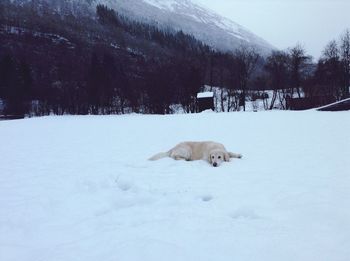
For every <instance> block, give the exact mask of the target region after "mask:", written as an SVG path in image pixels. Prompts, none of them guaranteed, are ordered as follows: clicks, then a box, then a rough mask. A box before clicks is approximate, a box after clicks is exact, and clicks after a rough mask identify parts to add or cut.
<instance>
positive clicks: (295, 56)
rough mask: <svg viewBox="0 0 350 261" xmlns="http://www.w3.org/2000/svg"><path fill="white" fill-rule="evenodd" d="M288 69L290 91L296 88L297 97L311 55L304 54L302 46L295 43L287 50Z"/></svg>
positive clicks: (299, 95) (292, 91)
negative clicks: (288, 58)
mask: <svg viewBox="0 0 350 261" xmlns="http://www.w3.org/2000/svg"><path fill="white" fill-rule="evenodd" d="M289 57H290V60H289V67H290V68H289V70H290V73H291V79H290V81H291V93H292V94H293V93H294V91H295V90H296V91H297V93H298V97H299V98H301V93H300V89H301V85H302V81H303V80H304V78H305V76H306V75H305V74H306V69H307V65H308V64H309V63H310V62H311V60H312V58H311V56H308V55H307V54H306V51H305V49H304V47H302V46H301V45H300V44H297V45H296V46H295V47H293V48H291V49H290V50H289Z"/></svg>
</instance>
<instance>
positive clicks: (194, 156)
mask: <svg viewBox="0 0 350 261" xmlns="http://www.w3.org/2000/svg"><path fill="white" fill-rule="evenodd" d="M165 157H170V158H173V159H175V160H206V161H208V162H209V163H210V164H212V165H213V166H214V167H218V166H220V164H221V163H222V162H224V161H230V158H238V159H240V158H242V155H241V154H236V153H232V152H228V151H226V149H225V147H224V145H222V144H220V143H217V142H212V141H204V142H182V143H179V144H178V145H176V146H175V147H174V148H172V149H171V150H169V151H168V152H161V153H158V154H156V155H154V156H153V157H151V158H150V159H149V160H159V159H161V158H165Z"/></svg>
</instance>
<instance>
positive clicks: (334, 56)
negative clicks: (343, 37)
mask: <svg viewBox="0 0 350 261" xmlns="http://www.w3.org/2000/svg"><path fill="white" fill-rule="evenodd" d="M322 60H323V61H322V62H323V67H324V73H323V76H326V77H324V79H323V81H324V82H325V83H326V85H327V88H328V93H330V94H331V95H333V96H335V97H336V98H337V99H340V96H341V93H340V84H341V83H340V78H341V64H340V50H339V47H338V44H337V42H336V41H335V40H332V41H330V42H329V43H328V44H327V46H326V47H325V49H324V51H323V57H322Z"/></svg>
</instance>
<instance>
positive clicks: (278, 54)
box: [265, 51, 288, 110]
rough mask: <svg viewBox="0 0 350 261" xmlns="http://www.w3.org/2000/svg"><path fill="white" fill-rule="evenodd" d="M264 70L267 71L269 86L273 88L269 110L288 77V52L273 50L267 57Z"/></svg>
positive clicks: (284, 86)
mask: <svg viewBox="0 0 350 261" xmlns="http://www.w3.org/2000/svg"><path fill="white" fill-rule="evenodd" d="M265 70H266V71H267V73H268V79H269V83H268V84H270V86H271V87H272V89H273V95H272V100H271V103H270V108H269V109H270V110H272V109H273V107H274V104H275V102H276V99H277V94H278V92H279V90H281V89H286V85H287V79H288V54H287V53H285V52H282V51H274V52H272V54H271V55H270V56H269V57H268V58H267V62H266V64H265Z"/></svg>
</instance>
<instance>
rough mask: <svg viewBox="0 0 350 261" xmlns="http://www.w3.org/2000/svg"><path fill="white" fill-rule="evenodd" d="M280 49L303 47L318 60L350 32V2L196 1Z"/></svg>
mask: <svg viewBox="0 0 350 261" xmlns="http://www.w3.org/2000/svg"><path fill="white" fill-rule="evenodd" d="M194 2H197V3H200V4H202V5H204V6H206V7H209V8H210V9H212V10H214V11H216V12H217V13H219V14H221V15H223V16H226V17H228V18H230V19H231V20H233V21H234V22H236V23H238V24H240V25H242V26H244V27H246V28H247V29H249V30H250V31H251V32H253V33H255V34H257V35H259V36H261V37H262V38H264V39H265V40H266V41H268V42H270V43H271V44H272V45H274V46H275V47H277V48H279V49H286V48H288V47H292V46H294V45H296V44H297V43H300V44H302V46H304V47H305V48H306V50H307V52H308V53H309V54H311V55H312V56H314V57H315V58H316V59H318V58H319V56H320V55H321V53H322V50H323V48H324V47H325V45H326V44H327V43H328V42H329V41H330V40H333V39H338V38H339V36H340V35H341V34H342V33H343V32H344V31H345V29H346V28H349V29H350V0H194Z"/></svg>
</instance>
